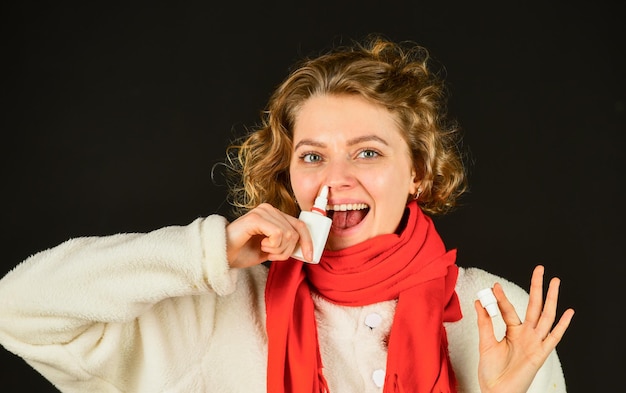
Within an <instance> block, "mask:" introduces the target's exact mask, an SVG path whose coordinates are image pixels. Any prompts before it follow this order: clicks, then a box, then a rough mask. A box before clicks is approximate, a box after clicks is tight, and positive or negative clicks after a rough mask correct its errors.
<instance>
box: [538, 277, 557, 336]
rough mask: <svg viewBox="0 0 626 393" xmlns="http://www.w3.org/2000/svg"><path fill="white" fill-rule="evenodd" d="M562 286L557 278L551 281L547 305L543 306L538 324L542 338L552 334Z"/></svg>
mask: <svg viewBox="0 0 626 393" xmlns="http://www.w3.org/2000/svg"><path fill="white" fill-rule="evenodd" d="M560 285H561V280H560V279H558V278H557V277H554V278H553V279H552V280H550V285H549V286H548V293H547V295H546V303H545V304H544V306H543V311H542V313H541V317H540V319H539V323H538V324H537V332H538V333H539V334H541V335H542V337H545V336H546V335H547V334H548V333H549V332H550V329H552V324H554V320H555V319H556V306H557V303H558V299H559V287H560Z"/></svg>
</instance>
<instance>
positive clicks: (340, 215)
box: [289, 95, 418, 250]
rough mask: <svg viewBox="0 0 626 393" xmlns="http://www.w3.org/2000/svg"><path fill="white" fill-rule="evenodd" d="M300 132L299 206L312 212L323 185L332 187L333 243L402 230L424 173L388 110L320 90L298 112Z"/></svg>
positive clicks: (294, 174) (295, 177) (295, 175)
mask: <svg viewBox="0 0 626 393" xmlns="http://www.w3.org/2000/svg"><path fill="white" fill-rule="evenodd" d="M293 133H294V135H293V141H294V145H293V151H292V158H291V163H290V168H289V171H290V175H291V186H292V188H293V191H294V194H295V196H296V200H297V201H298V204H299V205H300V208H301V209H302V210H310V209H311V207H312V206H313V202H314V200H315V197H316V196H317V194H318V193H319V191H320V189H321V187H322V186H323V185H327V186H329V187H330V191H329V194H328V205H329V206H330V207H329V212H328V215H329V216H330V217H332V219H333V225H332V228H331V231H330V236H329V238H328V242H327V244H326V248H328V249H331V250H339V249H342V248H346V247H349V246H352V245H355V244H357V243H360V242H362V241H365V240H367V239H370V238H372V237H374V236H377V235H381V234H388V233H393V232H394V231H395V230H396V228H397V227H398V224H399V223H400V219H401V218H402V214H403V212H404V208H405V207H406V201H407V197H408V196H409V194H414V193H415V192H416V190H417V184H418V183H417V182H418V179H416V175H415V170H414V168H413V163H412V160H411V155H410V152H409V147H408V145H407V143H406V141H405V140H404V138H403V137H402V135H401V131H400V130H399V128H398V126H397V124H396V122H395V121H394V117H393V116H392V114H391V113H390V112H389V111H387V109H385V108H384V107H382V106H378V105H374V104H372V103H370V102H368V101H366V100H365V99H363V98H361V97H358V96H350V95H341V96H334V95H325V96H314V97H312V98H310V99H308V100H307V101H306V102H305V103H304V105H303V106H302V108H301V109H300V111H299V113H298V114H297V116H296V122H295V125H294V130H293Z"/></svg>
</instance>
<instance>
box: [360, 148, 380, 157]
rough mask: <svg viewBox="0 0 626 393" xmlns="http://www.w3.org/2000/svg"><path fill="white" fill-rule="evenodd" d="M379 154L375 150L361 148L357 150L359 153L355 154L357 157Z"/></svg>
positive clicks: (376, 155)
mask: <svg viewBox="0 0 626 393" xmlns="http://www.w3.org/2000/svg"><path fill="white" fill-rule="evenodd" d="M379 155H380V154H379V153H378V152H377V151H376V150H371V149H365V150H361V151H360V152H359V154H358V155H357V157H359V158H376V157H378V156H379Z"/></svg>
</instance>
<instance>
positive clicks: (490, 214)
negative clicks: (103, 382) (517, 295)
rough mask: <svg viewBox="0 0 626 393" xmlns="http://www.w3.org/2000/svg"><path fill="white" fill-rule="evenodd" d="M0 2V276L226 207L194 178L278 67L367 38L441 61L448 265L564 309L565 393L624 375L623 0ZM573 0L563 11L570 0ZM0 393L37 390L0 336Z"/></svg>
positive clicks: (38, 382)
mask: <svg viewBox="0 0 626 393" xmlns="http://www.w3.org/2000/svg"><path fill="white" fill-rule="evenodd" d="M42 3H43V2H41V3H40V2H33V1H22V2H20V3H19V5H12V6H9V7H7V6H4V11H3V20H4V22H3V24H4V27H3V30H4V32H3V35H2V37H3V39H2V41H3V46H2V52H3V56H2V58H3V60H2V63H3V65H4V69H5V71H4V78H3V79H4V83H3V85H4V87H3V89H2V90H3V93H4V97H3V98H4V99H3V103H4V105H3V107H4V112H5V113H4V116H3V117H2V131H3V132H2V137H1V140H2V153H3V154H2V165H1V166H0V168H1V169H0V170H1V171H2V173H1V175H2V177H1V179H2V189H3V191H2V200H3V201H4V202H3V205H4V208H3V209H2V213H1V214H2V222H3V226H4V236H3V238H2V242H3V244H2V248H3V251H4V256H3V260H2V271H1V272H0V273H2V274H4V273H5V272H7V271H9V270H10V269H11V268H12V267H13V266H15V265H16V264H18V263H19V262H20V261H22V260H23V259H25V258H26V257H28V256H29V255H30V254H32V253H34V252H37V251H39V250H42V249H45V248H48V247H51V246H54V245H56V244H58V243H60V242H62V241H63V240H66V239H68V238H70V237H76V236H81V235H106V234H112V233H116V232H128V231H149V230H152V229H156V228H158V227H160V226H164V225H171V224H181V225H184V224H187V223H189V222H190V221H192V220H193V219H194V218H196V217H198V216H205V215H208V214H212V213H216V212H217V213H223V214H226V213H228V207H227V206H226V205H225V202H224V196H225V189H224V187H223V186H222V185H220V184H214V183H213V182H212V181H211V177H210V172H211V167H212V165H213V164H214V163H216V162H219V161H221V160H222V158H223V156H224V149H225V147H226V145H227V143H228V141H229V140H231V139H232V137H234V136H235V135H238V134H240V133H241V132H243V129H244V127H245V126H251V125H254V124H256V122H257V119H258V115H259V112H260V111H261V110H262V109H263V108H264V105H265V102H266V100H267V98H268V96H269V94H270V92H271V90H272V89H273V87H274V86H275V85H276V84H278V83H279V82H280V81H281V80H282V78H283V77H285V76H286V74H287V71H288V68H289V66H290V65H291V64H292V63H293V61H294V60H296V59H298V58H300V57H301V56H302V55H308V54H315V53H317V52H319V51H321V50H324V49H325V48H328V47H330V45H331V44H333V43H337V42H341V41H342V40H343V41H344V42H345V41H346V40H349V39H351V38H361V37H363V36H364V35H366V34H367V33H375V32H377V33H383V34H385V35H386V36H388V37H389V38H392V39H395V40H413V41H416V42H419V43H420V44H422V45H424V46H426V47H427V48H428V49H429V50H430V52H431V54H432V55H433V57H434V59H435V60H436V61H437V62H439V63H441V64H443V65H444V66H445V70H446V74H447V81H448V85H449V88H450V91H451V95H450V108H449V109H450V114H451V115H452V116H453V117H454V118H456V119H457V120H458V121H459V122H460V124H461V126H462V129H463V131H464V134H465V148H466V149H467V150H468V152H469V154H470V158H471V161H472V164H471V166H470V167H469V172H470V184H471V191H470V192H469V193H468V194H467V195H466V197H465V198H464V199H463V200H462V202H463V206H461V208H460V209H458V210H457V211H456V212H454V213H452V214H451V215H449V216H447V217H445V218H438V219H437V223H438V228H439V230H440V232H441V234H442V236H443V237H444V240H445V241H446V243H447V245H448V247H450V248H452V247H455V248H458V264H459V265H461V266H478V267H481V268H484V269H486V270H489V271H491V272H493V273H495V274H498V275H501V276H504V277H507V278H508V279H510V280H511V281H514V282H516V283H518V284H519V285H521V286H523V287H524V288H526V289H528V284H529V280H530V274H531V271H532V269H533V267H534V266H535V265H536V264H539V263H541V264H544V265H545V266H546V274H547V275H548V276H552V275H558V276H559V277H561V278H562V287H561V288H562V295H561V302H560V307H559V308H560V311H561V312H562V311H563V310H564V309H565V307H568V306H572V307H574V308H575V309H576V311H577V313H576V315H575V317H574V320H573V323H572V325H571V327H570V329H569V330H568V332H567V334H566V335H565V337H564V340H563V341H562V343H561V344H560V345H559V347H558V352H559V355H560V357H561V362H562V365H563V368H564V372H565V376H566V381H567V383H568V387H569V392H601V391H610V390H611V387H613V386H616V385H615V382H614V381H619V380H621V379H622V374H623V368H624V338H623V337H624V333H623V327H621V326H622V325H621V324H620V322H619V321H621V319H623V310H624V306H623V303H622V302H621V298H622V291H621V290H620V288H622V287H623V278H624V271H625V269H624V264H625V263H626V260H625V258H624V254H623V253H622V246H621V245H622V244H623V240H622V239H623V238H624V235H625V233H624V229H623V226H622V219H623V218H624V217H623V202H624V200H625V199H624V195H623V191H622V189H623V185H622V184H623V182H624V169H625V168H624V154H623V152H622V149H623V145H624V132H625V112H626V94H625V91H626V81H625V72H624V70H625V69H626V61H625V56H624V51H625V49H626V47H625V45H624V42H625V41H624V37H626V34H625V31H624V30H625V29H624V13H623V9H624V7H623V5H624V2H623V1H621V2H618V1H613V2H609V1H599V2H598V1H596V2H593V3H591V2H579V3H576V2H575V3H572V4H569V3H567V2H562V4H560V5H557V4H555V3H550V2H537V3H536V4H534V3H532V2H497V3H495V2H494V3H493V4H486V3H480V4H478V2H467V1H463V2H458V3H456V4H455V3H450V2H435V3H436V4H433V3H431V2H422V1H411V2H401V1H399V2H393V1H387V2H382V1H381V2H373V1H369V2H367V1H334V2H301V3H297V2H283V3H282V4H280V3H276V2H275V3H267V2H253V3H251V4H244V3H240V2H228V3H224V4H217V3H211V2H209V1H205V2H197V3H190V2H180V3H177V4H174V2H171V3H169V5H157V4H156V3H149V2H146V4H145V5H139V4H138V3H120V4H115V3H114V2H107V3H102V4H99V5H94V3H92V2H85V4H83V5H75V6H72V5H69V4H65V5H63V4H61V3H58V2H56V3H54V4H53V3H47V4H45V3H44V4H42ZM573 4H580V5H573ZM0 357H1V361H2V368H1V371H0V373H1V375H2V377H1V379H0V381H1V382H0V384H1V387H0V390H1V391H6V392H14V391H36V392H53V391H55V389H54V388H53V387H52V386H51V385H50V384H49V383H48V382H47V381H45V380H44V379H43V378H42V377H41V376H39V375H38V374H37V373H36V372H35V371H33V370H31V369H30V368H29V367H28V366H27V365H26V364H25V363H24V362H23V361H22V360H21V359H19V358H17V357H16V356H14V355H12V354H11V353H9V352H7V351H5V350H1V351H0Z"/></svg>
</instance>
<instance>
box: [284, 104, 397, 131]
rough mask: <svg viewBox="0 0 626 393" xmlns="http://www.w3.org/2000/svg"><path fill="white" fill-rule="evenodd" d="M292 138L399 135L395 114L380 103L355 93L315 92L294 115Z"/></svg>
mask: <svg viewBox="0 0 626 393" xmlns="http://www.w3.org/2000/svg"><path fill="white" fill-rule="evenodd" d="M293 131H294V139H298V138H299V137H304V136H306V137H307V138H310V137H314V136H318V137H322V136H324V135H326V136H330V135H334V137H335V138H340V137H343V136H348V137H349V136H356V135H358V134H363V133H366V134H376V135H378V134H381V135H387V137H388V138H393V137H401V138H402V139H404V137H403V136H402V135H401V131H400V127H399V126H398V121H397V118H396V116H395V115H394V114H393V113H392V112H390V111H389V110H387V108H385V107H383V106H382V105H378V104H375V103H372V102H370V101H368V100H366V99H365V98H362V97H360V96H357V95H317V96H312V97H310V98H309V99H307V100H306V101H305V102H304V103H303V105H302V106H301V107H300V109H299V111H298V112H297V113H296V116H295V123H294V130H293Z"/></svg>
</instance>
